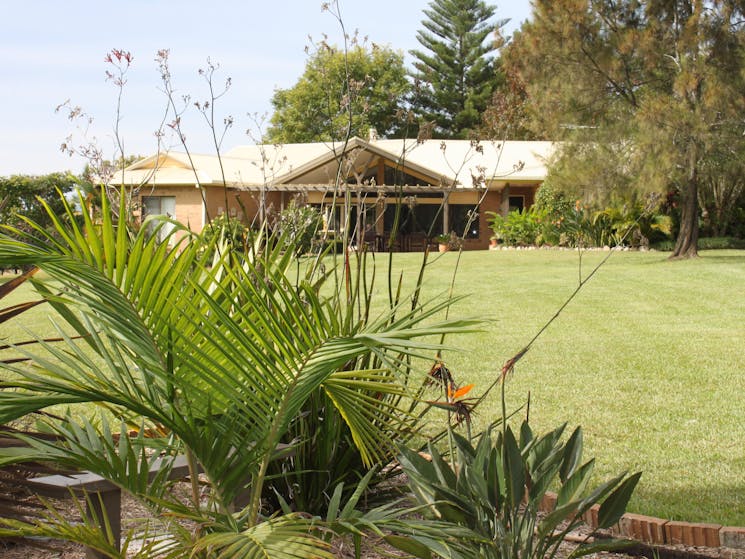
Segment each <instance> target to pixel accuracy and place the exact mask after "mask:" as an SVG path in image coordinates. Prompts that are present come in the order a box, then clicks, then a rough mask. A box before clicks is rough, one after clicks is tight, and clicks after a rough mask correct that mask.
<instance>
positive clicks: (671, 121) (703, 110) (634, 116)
mask: <svg viewBox="0 0 745 559" xmlns="http://www.w3.org/2000/svg"><path fill="white" fill-rule="evenodd" d="M743 17H745V8H743V5H742V3H741V2H740V1H739V0H710V1H704V0H622V1H618V0H589V1H588V0H535V1H534V2H533V19H532V21H530V22H528V23H526V24H525V25H524V26H523V28H522V29H521V31H520V32H519V33H517V34H516V35H515V36H514V37H513V41H512V44H511V45H510V47H509V49H508V52H506V53H504V60H505V64H506V65H508V66H509V67H510V68H511V69H513V70H515V69H516V70H517V71H518V72H519V74H520V76H521V78H522V79H523V80H524V82H525V83H526V84H527V93H528V96H529V98H530V105H531V107H530V109H529V112H530V114H531V116H532V117H533V127H534V130H536V131H537V132H538V131H542V132H544V133H547V134H548V135H549V136H551V137H552V139H555V140H560V139H561V140H566V141H572V142H573V143H574V146H575V148H570V153H571V154H572V156H574V154H576V152H577V149H576V146H581V147H582V150H583V151H585V152H588V154H589V155H590V156H591V157H594V158H595V163H594V165H592V166H587V165H585V168H594V169H596V170H598V171H600V172H601V173H600V174H602V176H603V177H605V178H607V177H612V176H613V175H614V174H617V175H619V176H620V175H623V176H625V177H626V178H627V179H629V180H630V182H629V184H633V185H635V186H636V187H637V188H642V189H648V190H657V191H659V192H661V193H668V192H671V191H673V192H677V194H678V202H677V207H678V208H679V209H680V228H679V233H678V238H677V241H676V246H675V249H674V252H673V256H674V257H690V256H695V255H696V253H697V240H698V227H699V219H700V208H699V198H700V191H701V189H702V188H706V185H707V183H708V182H710V180H709V179H711V178H713V177H711V176H710V175H711V173H712V172H713V173H716V172H718V171H717V170H716V169H717V167H718V166H713V165H710V164H708V162H710V161H711V160H712V158H716V157H719V156H720V154H719V152H720V151H721V150H720V149H719V146H722V145H729V146H730V147H731V149H732V150H733V151H736V152H741V151H742V149H743V148H742V146H743V142H744V141H745V140H744V139H743V137H742V133H741V129H742V126H741V122H742V118H741V115H742V113H743V110H744V109H745V95H743V91H745V56H743V55H744V54H745V50H743V45H745V31H744V30H743V27H742V21H743ZM593 147H594V148H595V149H590V148H593ZM609 149H611V150H612V152H613V153H615V154H617V155H618V154H621V155H623V156H622V157H608V156H607V152H608V150H609ZM589 152H592V153H589ZM565 168H566V169H575V170H576V169H580V168H582V165H576V164H574V165H570V164H567V165H565ZM571 179H572V180H573V181H574V182H575V183H580V182H582V177H580V176H579V175H578V174H577V173H574V176H573V177H571ZM586 182H589V181H586ZM593 182H595V183H597V181H593ZM611 182H615V183H616V184H618V181H611ZM609 186H611V187H612V186H613V185H612V184H610V185H609Z"/></svg>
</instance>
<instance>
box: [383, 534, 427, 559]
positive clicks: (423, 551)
mask: <svg viewBox="0 0 745 559" xmlns="http://www.w3.org/2000/svg"><path fill="white" fill-rule="evenodd" d="M383 539H385V541H386V542H387V543H389V544H390V545H392V546H393V547H395V548H396V549H400V550H401V551H403V552H404V553H408V554H409V555H413V556H414V557H418V558H419V559H431V557H432V553H431V552H430V550H429V548H428V547H427V546H426V545H424V544H423V543H421V542H418V541H416V540H415V539H412V538H409V537H406V536H395V535H388V536H385V537H384V538H383Z"/></svg>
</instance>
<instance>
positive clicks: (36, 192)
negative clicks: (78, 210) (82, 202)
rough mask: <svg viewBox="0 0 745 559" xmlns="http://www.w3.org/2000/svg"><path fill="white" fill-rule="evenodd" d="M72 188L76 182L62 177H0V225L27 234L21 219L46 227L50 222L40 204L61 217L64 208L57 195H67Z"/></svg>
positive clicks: (73, 178)
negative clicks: (48, 207) (23, 231)
mask: <svg viewBox="0 0 745 559" xmlns="http://www.w3.org/2000/svg"><path fill="white" fill-rule="evenodd" d="M76 184H78V178H77V177H74V176H72V175H69V174H65V173H51V174H49V175H40V176H29V175H12V176H10V177H0V223H2V224H3V225H9V226H11V227H15V228H18V229H21V230H28V227H27V225H26V222H25V221H24V220H23V218H24V217H25V218H27V219H31V220H33V221H36V222H38V223H40V224H41V225H42V226H43V227H48V226H49V225H51V224H52V220H51V218H50V216H49V215H48V214H47V212H46V211H45V210H44V203H46V204H49V206H50V207H51V208H52V209H53V211H54V213H55V214H56V215H62V213H63V206H64V204H63V202H62V199H61V198H60V194H66V193H68V192H70V191H71V190H72V189H73V188H74V187H75V185H76Z"/></svg>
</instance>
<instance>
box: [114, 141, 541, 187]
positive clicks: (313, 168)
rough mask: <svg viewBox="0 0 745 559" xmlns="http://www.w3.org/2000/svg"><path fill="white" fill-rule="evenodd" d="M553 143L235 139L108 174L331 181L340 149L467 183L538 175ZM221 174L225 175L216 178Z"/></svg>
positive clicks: (362, 162) (438, 180)
mask: <svg viewBox="0 0 745 559" xmlns="http://www.w3.org/2000/svg"><path fill="white" fill-rule="evenodd" d="M553 149H554V144H553V143H552V142H522V141H506V142H481V143H479V144H474V143H472V142H470V141H468V140H427V141H424V142H418V141H417V140H414V139H407V140H374V141H365V140H362V139H360V138H356V137H355V138H352V139H351V140H350V141H349V142H348V143H347V144H346V145H344V144H342V143H326V142H315V143H305V144H282V145H273V144H261V145H248V146H238V147H235V148H233V149H231V150H230V151H228V152H226V153H225V154H224V155H222V156H220V157H217V156H216V155H204V154H186V153H181V152H167V153H161V154H156V155H153V156H151V157H147V158H145V159H141V160H140V161H137V162H135V163H133V164H132V165H130V166H129V167H127V168H126V169H124V171H121V172H119V173H117V175H115V177H114V179H113V180H112V184H124V185H126V186H135V185H144V184H147V185H152V186H167V185H172V186H175V185H189V186H192V185H197V184H198V185H200V186H204V187H207V186H223V185H225V184H226V185H228V186H230V187H235V188H250V187H259V186H266V187H277V188H280V187H282V186H283V185H287V186H289V185H292V186H293V187H301V186H303V185H305V186H310V185H316V186H318V185H330V184H333V183H334V181H335V178H336V174H337V170H338V165H339V162H340V161H341V160H342V157H341V156H342V155H345V158H346V159H345V161H346V162H348V163H350V164H351V165H352V166H355V167H361V168H363V169H364V168H366V167H369V166H370V165H372V164H373V163H377V161H379V160H380V159H381V158H382V160H384V161H385V162H387V163H388V164H389V165H391V166H396V167H401V168H403V169H405V170H406V171H407V172H409V171H411V172H414V173H416V174H418V175H421V176H423V177H426V179H427V180H428V181H431V184H433V185H436V186H438V185H445V186H451V185H455V186H456V187H457V188H471V187H473V186H474V179H473V178H472V177H483V178H484V179H485V180H486V183H487V184H490V185H493V186H499V185H503V184H505V183H506V182H540V181H542V180H543V179H544V178H545V176H546V161H547V159H548V158H549V157H550V155H551V154H552V153H553ZM223 177H224V179H223Z"/></svg>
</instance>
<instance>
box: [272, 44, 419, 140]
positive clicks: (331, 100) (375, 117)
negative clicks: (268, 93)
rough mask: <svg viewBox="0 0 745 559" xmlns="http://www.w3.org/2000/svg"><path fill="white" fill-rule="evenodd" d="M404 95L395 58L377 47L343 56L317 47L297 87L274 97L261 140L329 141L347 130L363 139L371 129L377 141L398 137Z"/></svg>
mask: <svg viewBox="0 0 745 559" xmlns="http://www.w3.org/2000/svg"><path fill="white" fill-rule="evenodd" d="M408 90H409V83H408V81H407V79H406V71H405V69H404V63H403V55H402V54H401V53H399V52H396V51H394V50H392V49H391V48H389V47H381V46H378V45H372V46H371V47H370V48H368V47H366V46H363V45H356V46H354V47H353V48H351V49H349V50H348V52H346V53H345V52H344V51H343V50H340V49H338V48H336V47H332V46H329V45H327V44H325V43H323V44H321V45H320V47H319V48H318V50H317V51H316V52H315V53H314V55H313V56H311V58H310V59H309V60H308V62H307V64H306V66H305V71H304V72H303V75H302V76H301V77H300V79H299V80H298V81H297V83H296V84H295V85H294V86H292V87H290V88H289V89H278V90H277V91H276V92H275V93H274V96H273V97H272V105H273V107H274V114H273V115H272V117H271V127H270V128H269V130H268V131H267V138H266V139H267V140H268V141H271V142H277V143H294V142H318V141H332V140H341V139H343V138H344V137H345V136H346V134H347V132H348V131H351V134H352V135H354V136H360V137H362V138H366V137H367V136H368V133H369V131H370V129H371V128H374V129H375V131H376V132H377V133H378V135H379V136H381V137H398V136H400V134H401V122H402V120H403V119H402V117H401V115H402V112H403V103H404V99H405V97H406V94H407V92H408Z"/></svg>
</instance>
